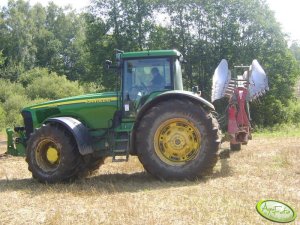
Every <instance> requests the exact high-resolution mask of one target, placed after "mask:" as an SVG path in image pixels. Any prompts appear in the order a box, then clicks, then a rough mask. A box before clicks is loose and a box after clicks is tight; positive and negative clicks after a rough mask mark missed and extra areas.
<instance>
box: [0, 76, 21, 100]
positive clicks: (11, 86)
mask: <svg viewBox="0 0 300 225" xmlns="http://www.w3.org/2000/svg"><path fill="white" fill-rule="evenodd" d="M14 94H18V95H25V88H24V87H23V86H22V85H21V84H19V83H11V82H10V81H9V80H4V79H0V101H1V102H2V103H4V102H5V101H7V99H9V97H10V96H12V95H14Z"/></svg>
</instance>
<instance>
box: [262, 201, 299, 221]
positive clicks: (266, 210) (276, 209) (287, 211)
mask: <svg viewBox="0 0 300 225" xmlns="http://www.w3.org/2000/svg"><path fill="white" fill-rule="evenodd" d="M256 209H257V211H258V213H259V214H260V215H262V216H263V217H265V218H266V219H268V220H271V221H273V222H278V223H288V222H292V221H293V220H295V219H296V216H297V215H296V212H295V211H294V210H293V209H292V208H291V207H290V206H288V205H287V204H285V203H283V202H279V201H276V200H261V201H259V202H258V203H257V205H256Z"/></svg>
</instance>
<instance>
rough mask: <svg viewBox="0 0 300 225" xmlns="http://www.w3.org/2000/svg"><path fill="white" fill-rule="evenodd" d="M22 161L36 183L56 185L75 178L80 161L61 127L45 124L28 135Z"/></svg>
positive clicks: (71, 140)
mask: <svg viewBox="0 0 300 225" xmlns="http://www.w3.org/2000/svg"><path fill="white" fill-rule="evenodd" d="M26 161H27V163H28V169H29V171H31V172H32V176H33V177H34V178H36V179H37V180H38V181H40V182H43V183H57V182H63V181H69V180H72V179H74V178H76V177H77V175H78V168H79V165H80V161H81V158H80V154H79V152H78V149H77V146H76V144H75V141H74V140H73V138H72V137H71V135H70V134H69V133H68V132H67V131H66V130H65V129H63V128H61V127H58V126H55V125H52V124H47V125H44V126H42V127H41V128H40V129H38V130H36V131H35V132H34V133H33V134H32V135H31V137H30V139H29V141H28V144H27V148H26Z"/></svg>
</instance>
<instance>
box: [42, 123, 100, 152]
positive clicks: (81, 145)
mask: <svg viewBox="0 0 300 225" xmlns="http://www.w3.org/2000/svg"><path fill="white" fill-rule="evenodd" d="M45 123H46V124H47V123H58V124H60V125H62V126H63V127H64V128H66V129H67V130H68V131H69V132H70V133H71V134H72V135H73V137H74V140H75V141H76V144H77V147H78V150H79V152H80V154H81V155H87V154H91V153H93V152H94V150H93V148H92V145H91V143H92V138H91V136H90V134H89V131H88V129H87V128H86V127H85V126H84V125H83V124H82V123H81V122H80V121H79V120H77V119H74V118H72V117H54V118H50V119H47V120H46V121H45Z"/></svg>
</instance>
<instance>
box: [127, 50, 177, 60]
mask: <svg viewBox="0 0 300 225" xmlns="http://www.w3.org/2000/svg"><path fill="white" fill-rule="evenodd" d="M161 56H175V57H180V56H181V53H180V52H178V51H177V50H149V51H141V52H125V53H122V54H121V58H122V59H128V58H143V57H161Z"/></svg>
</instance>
